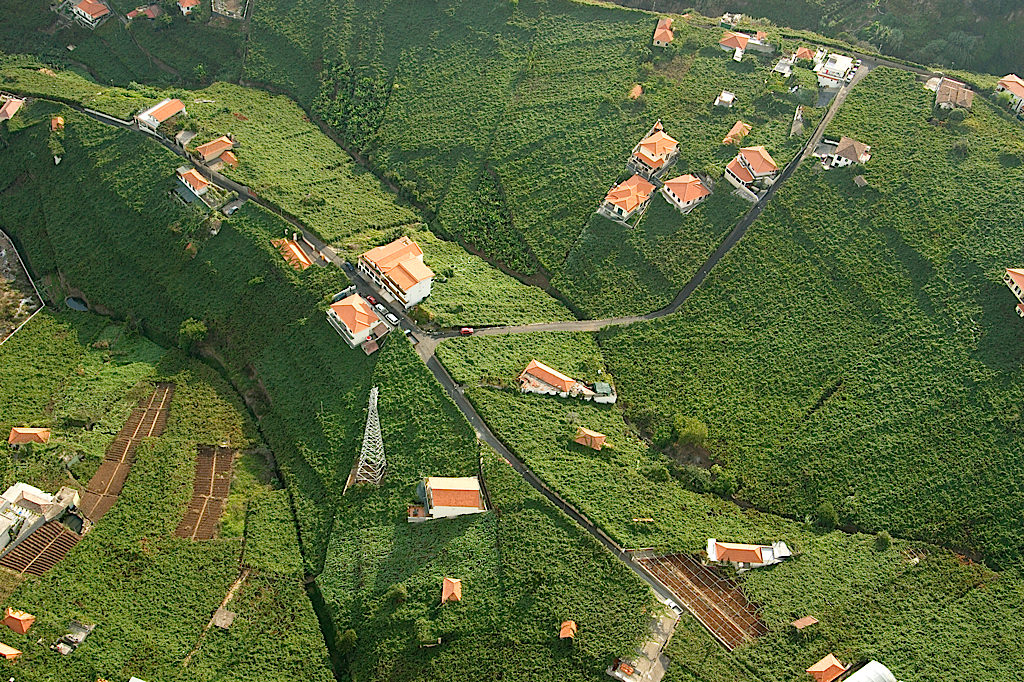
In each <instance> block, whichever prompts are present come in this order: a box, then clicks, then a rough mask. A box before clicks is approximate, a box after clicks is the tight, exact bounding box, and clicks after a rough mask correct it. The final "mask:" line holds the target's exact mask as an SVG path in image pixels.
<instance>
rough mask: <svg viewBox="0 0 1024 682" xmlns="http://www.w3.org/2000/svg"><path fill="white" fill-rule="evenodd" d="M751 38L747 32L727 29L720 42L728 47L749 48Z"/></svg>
mask: <svg viewBox="0 0 1024 682" xmlns="http://www.w3.org/2000/svg"><path fill="white" fill-rule="evenodd" d="M749 40H750V36H748V35H747V34H746V33H734V32H732V31H726V32H725V34H724V35H723V36H722V39H721V40H719V41H718V44H719V45H721V46H722V47H728V48H732V49H737V48H738V49H740V50H745V49H746V48H747V42H748V41H749Z"/></svg>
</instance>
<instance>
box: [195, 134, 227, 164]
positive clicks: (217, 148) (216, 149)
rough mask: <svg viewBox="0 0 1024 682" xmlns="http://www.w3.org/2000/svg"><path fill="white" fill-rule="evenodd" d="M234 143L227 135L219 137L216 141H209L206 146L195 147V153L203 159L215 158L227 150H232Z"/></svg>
mask: <svg viewBox="0 0 1024 682" xmlns="http://www.w3.org/2000/svg"><path fill="white" fill-rule="evenodd" d="M234 147H235V143H234V142H232V141H231V138H229V137H228V136H227V135H221V136H220V137H218V138H217V139H216V140H210V141H209V142H207V143H206V144H201V145H199V146H198V147H196V153H197V154H199V155H200V156H202V157H203V158H204V159H212V158H213V157H215V156H220V154H221V153H222V152H224V151H227V150H229V149H234Z"/></svg>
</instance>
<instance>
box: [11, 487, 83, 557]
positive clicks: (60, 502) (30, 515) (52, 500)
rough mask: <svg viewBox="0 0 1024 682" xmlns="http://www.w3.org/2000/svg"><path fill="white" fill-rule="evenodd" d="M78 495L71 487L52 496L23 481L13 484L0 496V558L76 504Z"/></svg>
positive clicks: (62, 489)
mask: <svg viewBox="0 0 1024 682" xmlns="http://www.w3.org/2000/svg"><path fill="white" fill-rule="evenodd" d="M80 501H81V500H80V498H79V496H78V492H77V491H76V490H75V489H73V488H61V489H60V490H58V491H57V493H56V494H55V495H51V494H49V493H44V492H43V491H42V490H40V489H39V488H36V487H35V486H31V485H29V484H27V483H15V484H14V485H12V486H11V487H10V488H8V489H7V490H6V491H5V492H4V494H3V495H2V496H0V557H3V556H4V555H5V554H7V553H8V552H9V551H11V550H12V549H14V548H15V547H16V546H17V545H18V544H19V543H21V542H22V541H23V540H24V539H25V538H27V537H28V536H29V535H31V534H32V533H34V532H35V531H36V530H38V529H39V528H40V527H41V526H42V525H43V524H44V523H46V522H47V521H53V520H54V519H57V518H60V517H61V516H63V515H64V512H66V511H67V510H68V509H69V508H71V507H77V506H78V504H79V502H80Z"/></svg>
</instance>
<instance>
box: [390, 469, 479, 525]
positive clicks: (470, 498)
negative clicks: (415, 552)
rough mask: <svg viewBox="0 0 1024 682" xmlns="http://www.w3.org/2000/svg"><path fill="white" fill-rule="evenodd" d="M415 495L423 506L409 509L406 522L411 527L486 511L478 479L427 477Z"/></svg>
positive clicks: (468, 477)
mask: <svg viewBox="0 0 1024 682" xmlns="http://www.w3.org/2000/svg"><path fill="white" fill-rule="evenodd" d="M416 493H417V496H418V497H419V498H420V499H421V500H422V501H423V504H422V505H409V509H408V515H407V519H408V521H409V522H410V523H417V522H421V521H428V520H430V519H445V518H451V517H453V516H464V515H466V514H480V513H481V512H485V511H487V506H486V505H485V504H484V498H483V495H482V494H481V492H480V480H479V479H478V478H477V477H476V476H463V477H458V478H452V477H446V476H428V477H427V478H425V479H424V480H422V481H420V484H419V486H418V487H417V489H416Z"/></svg>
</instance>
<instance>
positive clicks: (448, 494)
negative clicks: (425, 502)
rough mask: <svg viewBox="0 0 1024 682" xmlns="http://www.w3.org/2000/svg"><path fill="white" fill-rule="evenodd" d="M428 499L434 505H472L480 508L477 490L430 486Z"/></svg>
mask: <svg viewBox="0 0 1024 682" xmlns="http://www.w3.org/2000/svg"><path fill="white" fill-rule="evenodd" d="M430 500H431V502H433V503H434V506H435V507H472V508H473V509H479V508H480V491H479V490H445V489H444V488H431V489H430Z"/></svg>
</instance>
